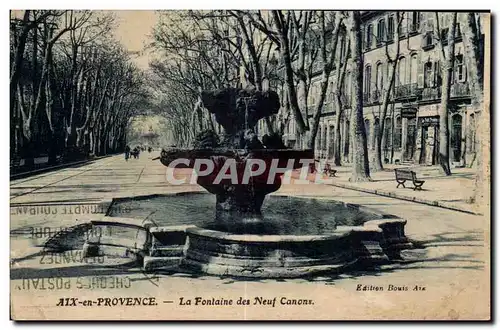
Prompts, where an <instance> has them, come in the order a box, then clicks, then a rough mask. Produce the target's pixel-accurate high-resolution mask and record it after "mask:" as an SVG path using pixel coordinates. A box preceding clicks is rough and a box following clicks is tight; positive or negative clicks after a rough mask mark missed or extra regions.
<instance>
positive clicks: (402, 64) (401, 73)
mask: <svg viewBox="0 0 500 330" xmlns="http://www.w3.org/2000/svg"><path fill="white" fill-rule="evenodd" d="M397 79H398V80H399V83H400V85H405V84H406V58H404V57H401V58H400V59H399V62H398V77H397Z"/></svg>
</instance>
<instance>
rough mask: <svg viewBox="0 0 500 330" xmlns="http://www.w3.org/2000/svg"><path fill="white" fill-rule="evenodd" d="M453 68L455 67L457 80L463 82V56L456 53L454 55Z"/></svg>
mask: <svg viewBox="0 0 500 330" xmlns="http://www.w3.org/2000/svg"><path fill="white" fill-rule="evenodd" d="M455 68H456V79H457V81H458V82H465V81H466V75H465V65H464V56H463V55H461V54H460V55H457V56H455Z"/></svg>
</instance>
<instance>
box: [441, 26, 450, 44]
mask: <svg viewBox="0 0 500 330" xmlns="http://www.w3.org/2000/svg"><path fill="white" fill-rule="evenodd" d="M449 31H450V29H449V28H443V29H441V43H442V44H443V45H445V46H446V45H447V44H448V34H449Z"/></svg>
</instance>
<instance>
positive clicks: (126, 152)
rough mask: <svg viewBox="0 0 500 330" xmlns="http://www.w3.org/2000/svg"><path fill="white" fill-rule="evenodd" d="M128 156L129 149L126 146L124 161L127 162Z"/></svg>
mask: <svg viewBox="0 0 500 330" xmlns="http://www.w3.org/2000/svg"><path fill="white" fill-rule="evenodd" d="M129 156H130V147H129V146H128V145H127V146H126V147H125V160H126V161H128V158H129Z"/></svg>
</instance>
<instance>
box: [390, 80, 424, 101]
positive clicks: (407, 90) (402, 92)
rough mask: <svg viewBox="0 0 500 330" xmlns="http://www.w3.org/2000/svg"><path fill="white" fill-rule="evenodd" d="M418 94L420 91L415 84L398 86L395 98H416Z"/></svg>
mask: <svg viewBox="0 0 500 330" xmlns="http://www.w3.org/2000/svg"><path fill="white" fill-rule="evenodd" d="M419 92H420V90H419V88H418V85H417V84H416V83H413V84H406V85H400V86H397V87H396V90H395V98H396V99H397V100H398V99H404V98H412V97H417V96H418V94H419Z"/></svg>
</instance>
